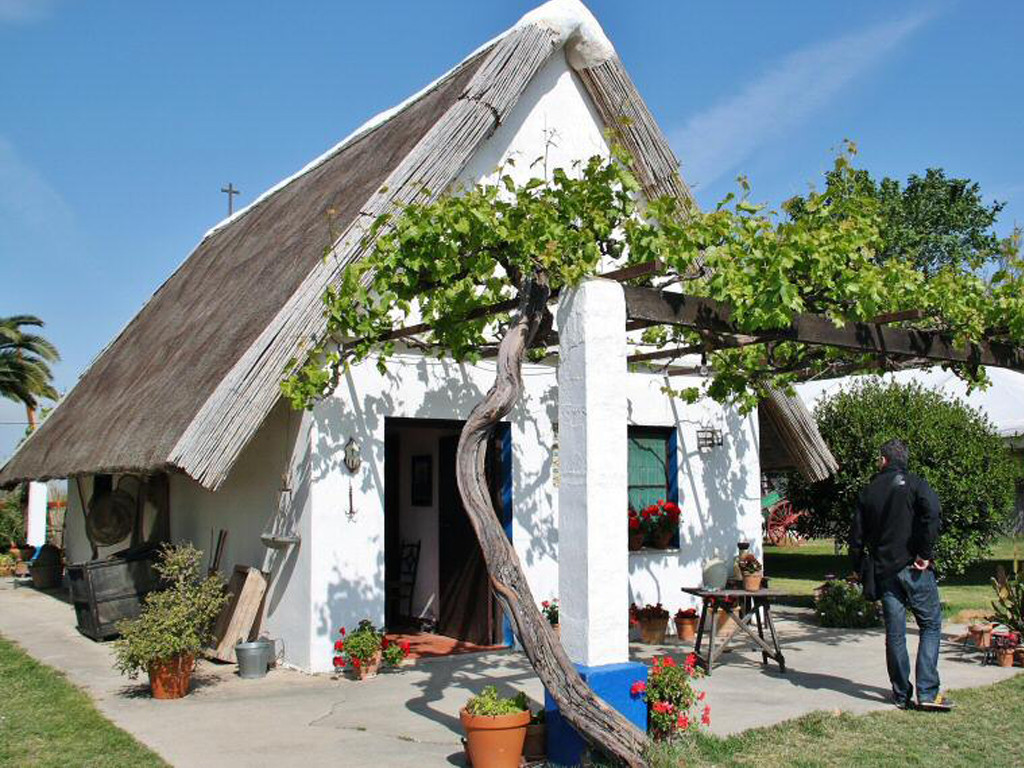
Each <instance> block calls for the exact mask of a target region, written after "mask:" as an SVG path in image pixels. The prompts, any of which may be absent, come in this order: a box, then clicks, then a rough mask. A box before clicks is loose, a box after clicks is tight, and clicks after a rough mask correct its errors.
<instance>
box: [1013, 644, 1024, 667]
mask: <svg viewBox="0 0 1024 768" xmlns="http://www.w3.org/2000/svg"><path fill="white" fill-rule="evenodd" d="M1013 658H1014V660H1015V661H1016V663H1017V664H1020V665H1021V666H1022V667H1024V646H1021V647H1020V648H1018V649H1017V650H1015V651H1014V652H1013Z"/></svg>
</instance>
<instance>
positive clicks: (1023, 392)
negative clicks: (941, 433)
mask: <svg viewBox="0 0 1024 768" xmlns="http://www.w3.org/2000/svg"><path fill="white" fill-rule="evenodd" d="M986 370H987V371H988V376H989V379H990V380H991V381H992V385H991V386H990V387H988V389H977V388H976V389H974V391H972V392H970V393H968V387H967V384H966V383H965V382H964V381H962V380H961V379H959V378H957V377H956V376H955V375H954V374H952V373H950V372H949V371H944V370H942V369H941V368H930V369H927V370H913V371H899V372H897V373H887V374H885V375H884V376H882V377H881V378H882V379H883V380H885V381H898V382H900V383H909V382H912V381H913V382H917V383H918V384H920V385H922V386H923V387H926V388H928V389H934V390H937V391H939V392H941V393H943V394H944V395H946V396H947V397H950V398H957V399H960V400H963V401H964V402H965V403H966V404H967V405H968V406H970V407H971V408H974V409H976V410H979V411H981V412H982V413H983V414H985V415H986V416H988V418H989V420H990V421H991V422H992V424H993V425H994V426H995V428H996V431H997V432H998V433H999V434H1000V435H1001V436H1002V437H1004V438H1007V439H1012V438H1018V437H1022V436H1024V374H1021V373H1016V372H1015V371H1008V370H1006V369H1004V368H987V369H986ZM866 378H871V377H870V376H844V377H843V378H839V379H824V380H821V381H808V382H804V383H802V384H798V385H797V387H796V390H797V392H798V393H799V395H800V397H801V398H802V399H803V401H804V402H805V403H806V404H807V407H808V408H811V409H812V410H813V409H814V407H815V406H816V405H817V404H818V402H819V401H820V400H821V399H822V398H823V397H826V396H829V395H833V394H835V393H836V392H839V391H842V390H843V389H847V388H849V387H850V386H852V385H853V384H855V383H856V382H857V381H859V380H863V379H866Z"/></svg>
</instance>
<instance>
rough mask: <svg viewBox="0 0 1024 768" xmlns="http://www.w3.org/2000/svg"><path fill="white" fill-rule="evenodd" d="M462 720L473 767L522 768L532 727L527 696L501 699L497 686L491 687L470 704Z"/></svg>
mask: <svg viewBox="0 0 1024 768" xmlns="http://www.w3.org/2000/svg"><path fill="white" fill-rule="evenodd" d="M459 719H460V721H461V722H462V728H463V730H464V731H465V732H466V752H467V753H468V754H469V762H470V763H471V764H472V765H473V768H519V763H520V760H521V758H522V755H523V744H524V742H525V741H526V729H527V726H528V725H529V724H530V707H529V703H528V702H527V700H526V695H525V694H524V693H522V692H521V691H520V692H519V693H517V694H516V695H515V696H501V695H499V694H498V689H497V688H496V687H495V686H493V685H488V686H486V687H485V688H484V689H483V690H482V691H481V692H480V693H479V694H478V695H476V696H474V697H472V698H471V699H470V700H469V701H468V702H466V706H465V707H463V708H462V710H461V711H460V712H459Z"/></svg>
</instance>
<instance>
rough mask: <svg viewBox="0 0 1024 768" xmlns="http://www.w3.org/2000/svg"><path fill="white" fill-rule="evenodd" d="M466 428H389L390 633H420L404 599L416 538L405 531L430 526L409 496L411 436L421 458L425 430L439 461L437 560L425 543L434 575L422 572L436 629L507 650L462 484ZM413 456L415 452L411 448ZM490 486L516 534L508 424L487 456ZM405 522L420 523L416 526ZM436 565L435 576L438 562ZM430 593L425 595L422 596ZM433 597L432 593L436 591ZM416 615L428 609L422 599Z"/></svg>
mask: <svg viewBox="0 0 1024 768" xmlns="http://www.w3.org/2000/svg"><path fill="white" fill-rule="evenodd" d="M461 427H462V424H461V422H453V421H434V420H421V419H388V420H387V425H386V428H385V482H384V485H385V494H384V496H385V524H384V530H385V553H384V562H385V580H386V582H387V584H388V600H387V605H386V618H387V624H388V627H389V628H390V629H393V630H400V631H409V630H415V629H416V628H417V627H418V626H419V618H420V617H419V616H418V615H408V614H409V613H410V612H409V611H407V610H406V609H405V607H404V605H403V601H402V599H401V598H400V596H399V595H400V592H401V589H400V586H399V583H400V582H401V572H402V568H403V565H402V558H403V553H405V552H407V551H408V549H409V547H410V543H411V542H410V541H409V537H408V536H406V537H404V538H403V529H405V530H407V529H408V528H409V527H410V526H409V522H414V523H415V524H416V525H420V526H422V524H423V523H422V520H423V515H425V514H427V512H426V510H424V509H422V508H421V509H416V508H410V506H409V499H408V498H406V497H407V496H408V493H407V491H408V489H406V488H404V486H405V485H408V484H409V483H410V482H411V478H410V473H411V465H410V461H409V459H410V457H409V456H408V455H405V454H403V452H402V448H401V445H402V441H403V433H404V434H405V437H406V438H407V439H408V441H409V442H411V441H413V440H415V441H416V445H417V446H418V447H417V448H416V449H415V451H416V452H419V451H422V450H424V449H423V447H422V446H423V445H424V430H429V435H430V439H429V441H428V442H429V445H430V447H431V448H432V449H433V456H434V457H435V462H436V470H437V473H436V487H435V489H434V493H435V494H436V498H435V501H434V506H435V510H434V513H435V514H436V539H435V540H434V542H433V544H434V546H436V559H434V557H433V556H432V553H431V552H430V551H429V550H430V546H431V542H430V541H429V539H430V537H424V538H426V539H427V541H426V543H425V545H424V546H425V551H424V556H423V561H422V562H424V563H426V564H427V572H426V573H421V574H420V576H419V578H421V579H424V580H425V581H424V584H425V585H431V587H432V588H433V594H434V596H435V601H436V603H435V605H433V607H432V610H431V613H432V614H433V615H434V617H436V625H435V626H434V627H433V628H434V630H435V631H436V632H437V633H439V634H441V635H444V636H447V637H450V638H454V639H455V640H458V641H462V642H464V643H472V644H475V645H479V646H494V645H502V644H504V643H506V642H507V638H506V627H505V622H504V621H503V619H502V614H501V609H500V606H499V605H498V603H497V601H496V600H495V599H494V596H493V595H492V594H491V590H490V586H489V583H488V578H487V569H486V567H485V564H484V560H483V553H482V551H481V549H480V545H479V543H478V542H477V540H476V534H475V533H474V531H473V528H472V525H471V524H470V522H469V518H468V517H467V515H466V511H465V509H464V508H463V505H462V500H461V497H460V496H459V491H458V487H457V483H456V478H455V455H456V449H457V446H458V432H459V430H460V429H461ZM409 451H413V449H412V448H411V447H410V448H409ZM487 474H488V485H489V487H490V489H491V494H492V500H493V502H494V507H495V510H496V511H497V514H498V516H499V519H501V520H502V522H503V524H505V527H506V530H509V531H510V530H511V526H510V521H511V443H510V438H509V429H508V425H507V424H503V425H500V427H499V429H498V430H496V434H495V436H494V438H492V440H491V444H490V445H489V446H488V456H487ZM403 515H404V516H406V517H407V518H408V517H410V516H411V517H414V518H418V519H416V520H414V521H410V520H408V519H406V521H405V522H404V523H403ZM431 562H433V563H435V565H436V572H431V568H430V563H431ZM423 591H424V589H421V590H420V592H421V593H422V592H423ZM428 591H430V590H428ZM419 602H420V604H419V605H417V606H416V610H414V611H412V612H411V613H413V614H417V613H418V612H420V611H421V610H422V609H423V605H422V600H420V601H419Z"/></svg>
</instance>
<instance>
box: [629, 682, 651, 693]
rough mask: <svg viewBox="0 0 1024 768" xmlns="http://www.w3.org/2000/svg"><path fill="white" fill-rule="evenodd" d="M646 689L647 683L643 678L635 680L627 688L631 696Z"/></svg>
mask: <svg viewBox="0 0 1024 768" xmlns="http://www.w3.org/2000/svg"><path fill="white" fill-rule="evenodd" d="M646 690H647V683H645V682H644V681H643V680H637V681H636V682H635V683H633V687H632V688H630V689H629V693H630V695H632V696H639V695H640V694H642V693H644V692H645V691H646Z"/></svg>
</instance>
